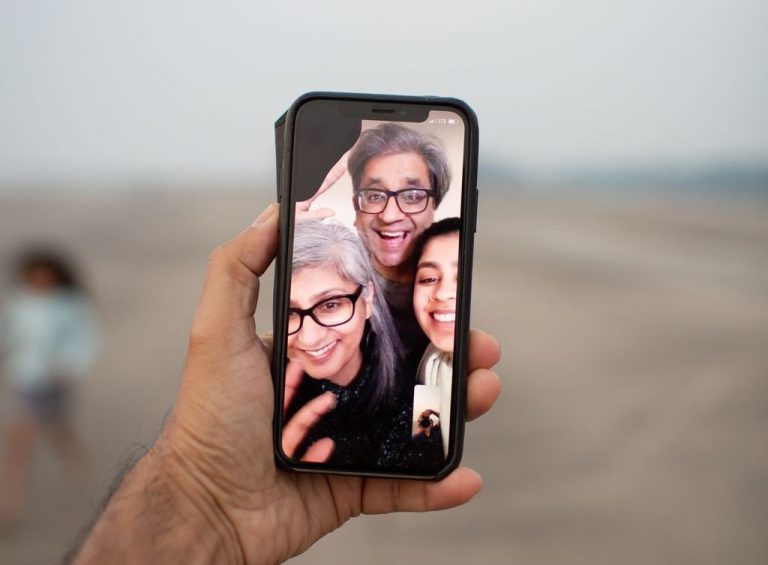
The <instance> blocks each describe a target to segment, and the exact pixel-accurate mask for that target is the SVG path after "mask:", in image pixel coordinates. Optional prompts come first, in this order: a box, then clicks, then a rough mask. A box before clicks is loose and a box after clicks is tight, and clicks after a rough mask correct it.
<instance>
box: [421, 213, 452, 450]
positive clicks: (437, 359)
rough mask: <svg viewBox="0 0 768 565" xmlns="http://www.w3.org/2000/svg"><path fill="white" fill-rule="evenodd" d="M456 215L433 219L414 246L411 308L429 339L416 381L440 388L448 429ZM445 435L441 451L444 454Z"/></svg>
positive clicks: (444, 425) (442, 416)
mask: <svg viewBox="0 0 768 565" xmlns="http://www.w3.org/2000/svg"><path fill="white" fill-rule="evenodd" d="M460 229H461V220H460V219H459V218H446V219H444V220H440V221H439V222H435V223H434V224H432V226H431V227H429V228H428V229H427V230H426V231H425V232H424V233H423V234H422V236H421V240H420V241H419V245H418V247H417V249H416V253H415V255H414V256H415V257H416V278H415V280H414V288H413V309H414V312H415V313H416V319H417V320H418V322H419V325H420V326H421V329H422V330H424V333H425V334H427V337H428V338H429V341H430V343H429V345H428V346H427V349H426V350H425V351H424V355H423V356H422V358H421V363H420V364H419V368H418V371H417V373H416V383H417V384H422V385H428V386H437V387H440V421H441V427H442V428H443V429H444V430H450V429H451V428H450V418H451V383H452V377H453V336H454V328H455V325H456V289H457V280H458V271H459V230H460ZM448 447H449V446H448V435H445V437H443V450H444V453H445V455H447V454H448Z"/></svg>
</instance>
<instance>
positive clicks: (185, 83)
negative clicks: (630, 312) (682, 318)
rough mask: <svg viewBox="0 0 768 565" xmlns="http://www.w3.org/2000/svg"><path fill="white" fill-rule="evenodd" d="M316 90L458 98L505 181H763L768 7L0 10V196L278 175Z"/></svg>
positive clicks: (581, 4)
mask: <svg viewBox="0 0 768 565" xmlns="http://www.w3.org/2000/svg"><path fill="white" fill-rule="evenodd" d="M309 90H337V91H353V92H384V93H402V94H436V95H445V96H456V97H459V98H463V99H464V100H466V101H467V102H468V103H469V104H470V105H471V106H473V107H474V108H475V110H476V111H477V113H478V116H479V119H480V133H481V135H480V138H481V157H482V158H484V160H486V161H496V162H501V163H506V164H509V165H510V166H515V167H524V168H531V169H536V170H547V169H549V168H562V167H571V166H579V165H584V164H586V165H590V166H593V165H597V166H600V165H603V164H609V165H610V164H616V163H620V164H630V165H632V164H648V163H661V162H663V163H673V164H697V163H701V162H706V161H709V160H713V159H714V160H752V161H762V162H768V102H766V101H768V3H766V2H765V0H707V1H706V2H702V1H701V0H679V1H670V0H644V1H642V2H639V1H637V0H632V1H618V0H614V1H610V0H580V1H574V2H565V1H555V0H525V1H519V2H503V3H502V2H480V1H472V2H461V3H453V4H452V3H450V2H445V1H442V2H433V3H429V2H422V1H415V0H409V1H407V2H402V3H400V2H392V1H388V2H381V3H371V2H361V1H359V0H358V1H357V2H337V1H331V0H324V1H322V2H311V3H310V2H307V3H306V6H302V7H301V8H299V7H298V3H291V2H287V3H282V4H281V5H277V3H272V2H270V3H266V2H256V1H251V2H229V1H219V2H210V1H205V2H203V1H200V2H197V1H191V0H184V1H181V0H179V1H170V0H167V1H166V0H146V1H145V0H140V1H139V0H133V1H130V2H107V1H104V0H68V1H64V0H0V183H13V182H34V181H39V180H46V181H56V180H59V181H64V182H73V181H74V182H77V181H81V180H83V181H105V180H106V181H117V182H125V181H128V182H132V181H142V180H149V181H152V180H156V179H160V180H167V181H173V180H186V179H198V178H199V179H214V178H224V179H241V178H243V179H248V178H254V177H257V176H258V177H262V176H266V175H272V174H273V168H274V165H273V159H274V149H273V132H272V126H273V122H274V119H275V118H277V117H278V116H279V115H280V114H281V113H282V112H283V111H284V110H285V109H286V107H287V106H288V105H289V104H290V103H291V101H292V100H293V99H294V98H296V97H297V96H298V95H299V94H301V93H303V92H306V91H309Z"/></svg>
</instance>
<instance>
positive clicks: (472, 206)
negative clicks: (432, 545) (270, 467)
mask: <svg viewBox="0 0 768 565" xmlns="http://www.w3.org/2000/svg"><path fill="white" fill-rule="evenodd" d="M311 100H340V101H343V100H349V101H356V102H361V101H362V102H372V103H378V102H380V103H405V104H409V105H424V106H430V107H438V106H439V107H443V108H450V109H452V110H456V111H458V112H459V113H460V114H462V115H463V117H464V119H465V125H466V129H465V148H466V149H465V152H464V181H463V184H462V198H461V218H462V230H461V240H460V244H459V250H460V253H461V257H460V259H459V289H460V291H459V297H458V301H457V308H456V309H457V312H458V314H459V315H458V319H457V320H456V331H457V335H459V336H460V337H461V339H459V340H458V342H457V344H458V345H457V347H456V348H455V351H454V376H455V377H458V378H454V383H453V390H452V395H451V397H452V398H451V413H452V414H455V415H456V417H455V418H452V423H451V426H452V427H453V429H452V430H449V433H450V432H453V435H452V436H451V435H449V437H453V439H454V441H452V442H451V446H450V448H449V452H448V457H447V458H446V461H445V465H444V466H443V467H442V468H441V469H440V470H439V471H438V472H437V473H435V474H431V475H424V474H418V473H408V472H407V471H404V472H379V471H373V470H372V471H364V472H361V471H360V470H357V469H355V470H344V469H338V468H335V467H334V468H328V467H327V466H324V465H323V464H319V463H296V462H294V461H292V460H291V459H289V458H288V457H286V456H285V454H283V452H282V449H281V443H282V442H281V437H280V423H279V416H280V414H281V413H282V405H283V389H284V386H283V380H284V371H285V359H286V351H285V348H286V337H287V336H286V313H287V305H288V298H289V297H288V296H287V293H286V290H287V287H288V285H287V284H286V280H287V277H288V275H289V273H288V266H289V265H290V263H291V261H290V258H291V257H292V254H293V245H292V242H293V240H292V237H290V236H291V234H292V233H293V219H294V218H293V210H292V206H291V198H290V190H291V164H292V147H293V137H294V127H295V120H296V115H297V113H298V110H299V108H300V107H301V106H302V105H303V104H305V103H306V102H309V101H311ZM478 133H479V132H478V123H477V116H476V115H475V112H474V110H472V108H470V107H469V105H467V104H466V103H465V102H464V101H462V100H459V99H456V98H443V97H437V96H398V95H384V94H354V93H340V92H309V93H307V94H304V95H302V96H300V97H299V98H298V99H297V100H296V101H295V102H294V103H293V104H292V105H291V107H290V108H289V109H288V110H287V111H286V112H285V113H284V114H283V115H282V116H280V117H279V118H278V119H277V121H276V122H275V152H276V163H277V168H276V170H277V200H278V203H279V204H280V223H279V231H280V238H279V241H280V244H279V249H278V256H277V261H276V266H275V288H274V312H273V327H274V346H273V356H272V375H273V379H274V389H275V416H274V420H273V444H274V451H275V459H276V461H277V463H278V464H279V465H280V466H281V467H284V468H286V469H290V470H293V471H300V472H314V473H327V474H336V475H353V476H370V477H382V478H402V479H423V480H439V479H442V478H443V477H445V476H446V475H448V474H449V473H450V472H451V471H453V470H454V469H456V468H457V467H458V466H459V463H460V462H461V456H462V452H463V447H464V421H465V413H466V401H467V355H468V348H469V313H470V302H471V296H472V262H473V255H474V234H475V231H476V230H477V202H478V190H477V156H478Z"/></svg>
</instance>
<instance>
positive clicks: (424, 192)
mask: <svg viewBox="0 0 768 565" xmlns="http://www.w3.org/2000/svg"><path fill="white" fill-rule="evenodd" d="M434 195H435V191H434V190H430V189H427V188H404V189H402V190H381V189H380V188H362V189H360V190H358V191H357V192H356V193H355V196H356V197H357V207H358V208H359V209H360V211H361V212H363V213H364V214H380V213H381V212H383V211H384V209H385V208H386V207H387V204H388V203H389V199H390V198H392V197H393V196H394V197H395V202H396V203H397V207H398V208H400V211H401V212H402V213H403V214H418V213H419V212H423V211H424V210H426V209H427V203H428V202H429V197H430V196H434Z"/></svg>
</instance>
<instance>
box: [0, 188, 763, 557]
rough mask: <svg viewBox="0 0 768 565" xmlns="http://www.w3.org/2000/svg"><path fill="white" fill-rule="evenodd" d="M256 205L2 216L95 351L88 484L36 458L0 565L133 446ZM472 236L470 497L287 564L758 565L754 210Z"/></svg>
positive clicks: (35, 548)
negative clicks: (73, 285)
mask: <svg viewBox="0 0 768 565" xmlns="http://www.w3.org/2000/svg"><path fill="white" fill-rule="evenodd" d="M270 197H271V192H270V191H268V190H264V191H261V192H256V193H255V195H254V194H248V193H246V192H241V193H237V192H222V193H214V192H205V191H198V192H192V193H180V192H173V191H163V192H110V193H90V194H89V193H74V194H73V193H68V194H66V195H62V194H55V193H51V194H40V193H37V195H36V196H24V195H16V196H11V195H5V196H0V260H5V259H7V257H8V256H9V253H11V252H12V251H14V250H16V249H17V248H18V246H19V245H21V244H22V243H24V242H28V241H54V242H56V243H58V244H60V245H61V246H64V247H66V248H67V249H71V250H73V251H74V252H75V253H76V254H77V256H78V257H79V258H80V260H81V262H82V263H83V265H84V267H85V269H86V271H87V273H88V275H89V282H90V285H91V287H92V288H93V290H94V292H95V295H96V299H97V302H98V307H99V312H100V317H101V322H102V328H103V332H104V350H103V354H102V356H101V357H100V359H99V361H98V363H97V365H96V366H95V367H94V370H93V372H92V374H91V375H90V377H89V378H88V380H87V381H86V382H85V383H84V386H83V387H82V391H81V398H80V403H79V410H78V412H77V416H76V420H77V424H78V426H79V428H80V430H81V432H82V433H83V435H84V437H85V439H86V441H87V444H88V447H89V450H90V452H91V455H92V459H93V473H92V476H91V477H90V478H89V479H87V480H85V481H81V483H83V484H78V483H77V482H73V481H71V480H69V479H68V478H67V477H66V476H64V475H62V473H61V468H60V466H59V464H58V461H57V460H56V459H55V458H54V457H53V455H52V454H51V452H50V450H49V449H47V448H45V447H41V448H40V449H39V450H38V453H37V455H36V458H35V464H34V473H33V476H32V480H31V485H30V500H29V506H28V509H27V513H26V516H25V518H24V521H23V523H22V525H21V527H20V528H19V529H18V530H17V531H15V532H14V533H12V534H6V535H4V536H3V537H0V562H2V563H9V564H10V563H23V564H27V563H29V564H36V563H51V562H56V561H57V560H58V559H59V558H60V556H61V555H62V554H63V553H64V551H65V549H66V548H67V546H68V545H69V544H70V543H71V541H72V539H73V538H74V536H75V534H76V532H77V531H78V530H79V529H80V528H81V527H82V526H83V525H84V524H85V522H86V521H87V519H88V517H89V516H90V515H91V514H92V512H93V509H94V508H95V507H96V505H97V504H98V502H99V500H100V499H101V498H102V496H103V494H104V492H105V490H106V487H107V485H108V484H109V482H110V480H111V478H112V477H113V476H114V475H115V473H116V472H117V469H118V468H119V464H120V461H121V459H124V458H125V457H126V456H129V455H130V454H131V453H133V452H135V451H136V450H140V449H141V448H142V446H147V445H149V444H151V442H152V440H153V438H154V437H155V436H156V434H157V432H158V431H159V429H160V427H161V425H162V420H163V417H164V415H165V414H166V413H167V411H168V409H169V406H170V405H171V403H172V401H173V397H174V394H175V391H176V388H177V385H178V380H179V376H180V373H181V370H182V363H183V359H184V351H185V346H186V339H187V331H188V327H189V324H190V321H191V318H192V313H193V310H194V306H195V303H196V300H197V297H198V294H199V290H200V287H201V282H202V277H203V273H204V270H205V265H206V258H207V254H208V253H209V251H210V250H211V249H212V248H213V247H214V246H215V245H216V244H217V243H219V242H221V241H223V240H225V239H227V238H228V237H230V236H231V235H233V234H235V233H237V232H238V231H239V230H240V229H241V228H242V227H244V226H246V225H247V224H248V223H249V221H250V220H251V219H252V218H253V217H254V216H255V215H256V214H257V213H258V212H259V211H260V210H261V208H262V207H263V206H264V205H265V204H266V203H267V201H268V199H269V198H270ZM478 223H479V229H478V234H477V253H476V271H475V272H476V276H475V282H474V293H473V296H474V302H473V325H475V326H478V327H482V328H484V329H486V330H487V331H489V332H491V333H494V334H495V335H496V336H497V337H498V338H499V340H500V341H501V343H502V346H503V355H504V357H503V360H502V362H501V364H500V365H499V366H498V372H499V374H500V375H501V376H502V379H503V381H504V390H503V393H502V396H501V398H500V399H499V402H498V404H497V406H496V407H495V409H494V410H493V411H492V413H490V414H489V415H487V416H486V417H484V418H482V419H481V420H479V421H477V422H475V423H473V424H472V425H471V426H470V427H469V429H468V433H467V438H466V451H465V463H466V464H467V465H471V466H473V467H475V468H476V469H478V470H479V471H480V472H481V473H482V474H483V475H484V478H485V487H484V489H483V491H482V493H481V494H480V495H479V496H478V497H477V498H476V499H475V500H474V501H473V502H472V503H470V504H469V505H468V506H466V507H464V508H461V509H456V510H452V511H447V512H442V513H437V514H431V515H428V516H423V515H398V516H377V517H365V518H360V519H356V520H354V521H353V522H351V523H349V524H347V525H346V526H345V527H344V528H342V529H341V530H339V531H337V532H335V533H334V534H332V535H330V536H328V537H326V538H325V539H324V540H322V541H321V542H320V543H318V544H317V545H316V546H315V547H313V548H311V549H310V550H309V551H308V552H307V553H306V554H304V555H303V556H300V557H298V558H296V559H295V560H294V561H293V562H294V563H297V564H300V563H317V564H324V563H333V564H335V565H343V564H346V563H349V564H357V563H361V562H363V563H366V564H367V565H377V564H390V563H404V564H409V563H424V562H427V561H428V562H431V563H446V564H447V563H457V564H459V563H460V564H465V563H522V564H531V563H536V564H569V565H579V564H585V565H586V564H589V565H600V564H615V563H622V564H626V565H632V564H638V565H639V564H647V563H655V564H666V563H675V564H678V563H697V564H709V563H712V564H716V563H717V564H720V563H739V564H755V565H757V564H764V563H766V562H768V537H766V536H765V531H766V524H768V442H766V441H765V433H766V432H765V431H766V429H768V352H767V350H766V348H767V346H768V202H765V201H763V202H755V201H738V200H733V199H731V200H727V199H722V198H721V199H706V200H705V199H693V198H690V197H688V198H682V197H678V198H673V197H662V196H659V195H656V196H654V197H645V198H643V197H639V196H634V197H629V196H625V197H617V196H614V197H611V196H608V195H603V196H601V197H597V196H595V195H592V196H586V195H582V196H563V195H549V196H531V195H526V194H525V193H514V194H511V195H510V196H508V197H504V198H502V197H499V196H496V197H491V196H488V195H487V194H484V195H483V198H482V200H481V206H480V219H479V222H478ZM270 288H271V278H270V277H267V279H266V281H265V289H267V292H266V293H265V296H264V298H263V299H262V302H261V305H262V306H263V307H262V308H260V310H259V314H258V316H257V324H258V326H259V327H260V328H264V329H266V328H268V327H269V321H270V307H271V299H270V290H268V289H270ZM0 391H1V392H0V394H2V395H3V396H7V392H6V390H5V389H2V388H0ZM3 410H5V408H3ZM5 412H7V410H6V411H5ZM5 412H4V413H3V414H0V416H4V415H5Z"/></svg>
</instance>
